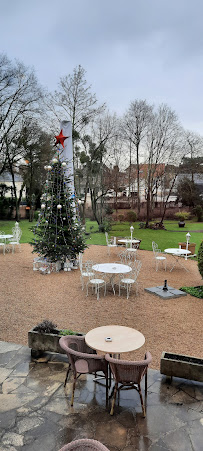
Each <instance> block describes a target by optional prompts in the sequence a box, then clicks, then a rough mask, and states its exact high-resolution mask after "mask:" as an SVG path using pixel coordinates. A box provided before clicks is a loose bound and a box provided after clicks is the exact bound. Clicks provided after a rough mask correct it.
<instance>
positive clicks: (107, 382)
mask: <svg viewBox="0 0 203 451" xmlns="http://www.w3.org/2000/svg"><path fill="white" fill-rule="evenodd" d="M108 403H109V380H108V373H107V375H106V407H108Z"/></svg>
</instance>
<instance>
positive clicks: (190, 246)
mask: <svg viewBox="0 0 203 451" xmlns="http://www.w3.org/2000/svg"><path fill="white" fill-rule="evenodd" d="M178 245H179V248H180V249H186V247H187V243H178ZM195 246H196V243H188V251H190V252H191V254H195Z"/></svg>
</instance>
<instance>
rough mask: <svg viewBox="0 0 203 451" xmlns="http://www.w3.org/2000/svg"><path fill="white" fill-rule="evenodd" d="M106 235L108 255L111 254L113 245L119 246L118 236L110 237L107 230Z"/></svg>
mask: <svg viewBox="0 0 203 451" xmlns="http://www.w3.org/2000/svg"><path fill="white" fill-rule="evenodd" d="M105 237H106V244H107V251H108V255H110V250H111V248H112V247H114V248H115V247H117V244H116V236H114V237H112V238H109V235H108V233H107V232H105Z"/></svg>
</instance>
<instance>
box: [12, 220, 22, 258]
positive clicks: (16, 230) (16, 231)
mask: <svg viewBox="0 0 203 451" xmlns="http://www.w3.org/2000/svg"><path fill="white" fill-rule="evenodd" d="M12 235H13V238H11V239H10V240H9V245H11V246H12V253H14V252H15V246H18V249H19V250H20V239H21V236H22V230H21V228H20V227H19V225H18V222H16V225H15V227H13V228H12Z"/></svg>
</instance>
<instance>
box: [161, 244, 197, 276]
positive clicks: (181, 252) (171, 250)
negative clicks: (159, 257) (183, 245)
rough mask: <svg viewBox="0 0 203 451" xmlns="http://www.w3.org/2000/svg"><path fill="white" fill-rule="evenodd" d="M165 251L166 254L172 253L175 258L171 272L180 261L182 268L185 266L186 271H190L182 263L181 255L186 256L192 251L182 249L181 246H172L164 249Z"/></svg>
mask: <svg viewBox="0 0 203 451" xmlns="http://www.w3.org/2000/svg"><path fill="white" fill-rule="evenodd" d="M164 252H165V253H166V254H170V255H172V257H174V259H175V263H174V265H173V266H172V268H171V269H170V272H171V271H173V269H174V268H175V266H176V263H178V264H179V265H180V266H181V267H182V268H184V269H185V270H186V271H189V270H188V269H187V268H186V267H185V266H184V265H183V264H182V263H181V260H180V258H179V257H185V256H186V255H189V254H191V252H190V251H188V250H186V249H180V248H176V247H171V248H168V249H164Z"/></svg>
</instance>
